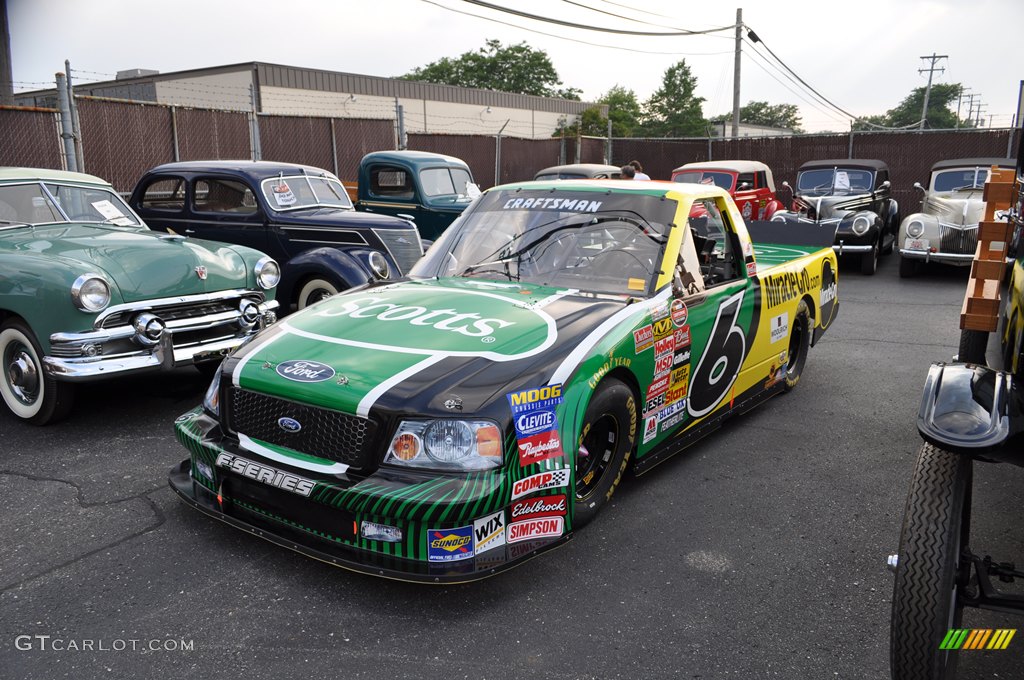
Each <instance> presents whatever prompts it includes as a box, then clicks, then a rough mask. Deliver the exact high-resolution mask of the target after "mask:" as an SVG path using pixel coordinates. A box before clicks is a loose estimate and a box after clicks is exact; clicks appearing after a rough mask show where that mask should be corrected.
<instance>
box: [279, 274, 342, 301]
mask: <svg viewBox="0 0 1024 680" xmlns="http://www.w3.org/2000/svg"><path fill="white" fill-rule="evenodd" d="M314 279H322V280H324V281H328V282H330V283H333V284H336V285H337V288H338V290H339V291H342V290H345V289H346V288H350V287H351V286H350V285H349V284H348V282H347V281H345V280H344V279H341V278H339V277H338V276H336V275H334V274H330V273H327V272H312V273H309V274H305V275H304V276H302V277H301V278H300V279H299V280H297V281H296V282H295V284H294V285H292V290H291V298H292V299H291V300H289V301H288V302H289V304H294V303H297V302H298V301H299V294H301V293H302V288H303V287H304V286H305V285H306V284H307V283H309V282H310V281H312V280H314Z"/></svg>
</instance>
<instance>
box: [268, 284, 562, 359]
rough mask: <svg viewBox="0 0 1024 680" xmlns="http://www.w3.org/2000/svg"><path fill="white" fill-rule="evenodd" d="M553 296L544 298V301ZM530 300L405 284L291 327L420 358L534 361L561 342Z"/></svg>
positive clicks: (348, 300)
mask: <svg viewBox="0 0 1024 680" xmlns="http://www.w3.org/2000/svg"><path fill="white" fill-rule="evenodd" d="M550 293H551V291H550V290H548V291H542V292H539V293H538V296H540V297H539V298H538V300H539V299H543V298H546V297H548V296H549V295H550ZM531 302H534V300H532V299H531V298H529V297H525V296H519V297H518V298H515V299H513V298H510V297H506V296H505V295H502V294H501V293H495V292H490V291H478V290H465V289H462V288H458V287H456V286H451V287H448V286H441V285H439V284H436V283H419V282H417V283H404V284H400V285H396V286H393V287H387V288H378V289H375V290H374V291H373V294H372V295H365V294H364V295H359V294H349V295H346V294H341V295H336V296H334V297H332V298H331V299H330V300H328V301H326V302H325V303H324V304H323V305H321V306H320V307H319V308H318V311H317V312H315V313H313V314H308V315H302V314H300V315H296V316H293V317H291V318H289V319H288V321H287V326H288V327H289V329H294V331H297V332H298V333H299V334H301V335H303V336H304V337H306V338H308V339H311V340H323V341H325V342H332V343H335V344H343V345H344V344H355V345H358V346H361V347H370V348H373V349H380V350H389V349H393V350H396V351H402V352H411V353H414V354H435V353H439V352H444V353H446V354H448V355H453V354H454V355H462V356H467V355H473V356H479V355H487V356H490V357H492V358H494V359H495V360H498V361H501V360H505V359H506V358H519V357H523V356H530V355H532V354H535V353H537V352H539V351H542V350H543V349H546V348H547V347H549V346H550V345H551V344H553V343H554V341H555V338H556V334H557V329H556V326H555V321H554V319H552V318H551V316H550V315H548V314H547V313H546V312H545V311H544V310H543V309H538V308H535V307H534V306H533V305H531V304H530V303H531Z"/></svg>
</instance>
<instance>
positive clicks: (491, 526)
mask: <svg viewBox="0 0 1024 680" xmlns="http://www.w3.org/2000/svg"><path fill="white" fill-rule="evenodd" d="M503 545H505V511H504V510H499V511H498V512H496V513H494V514H493V515H488V516H487V517H481V518H480V519H478V520H475V521H474V522H473V550H474V552H476V554H477V555H479V554H480V553H482V552H484V551H486V550H490V549H491V548H498V547H501V546H503Z"/></svg>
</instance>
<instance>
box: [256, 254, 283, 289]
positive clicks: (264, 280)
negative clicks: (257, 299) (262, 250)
mask: <svg viewBox="0 0 1024 680" xmlns="http://www.w3.org/2000/svg"><path fill="white" fill-rule="evenodd" d="M253 271H254V272H255V274H256V283H258V284H259V286H260V288H262V289H263V290H270V289H271V288H273V287H274V286H276V285H277V284H279V283H281V268H280V267H279V266H278V265H277V262H274V259H273V258H271V257H267V256H264V257H261V258H260V259H259V261H258V262H257V263H256V267H255V269H254V270H253Z"/></svg>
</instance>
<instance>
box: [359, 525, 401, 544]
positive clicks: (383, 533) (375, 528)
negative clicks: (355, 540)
mask: <svg viewBox="0 0 1024 680" xmlns="http://www.w3.org/2000/svg"><path fill="white" fill-rule="evenodd" d="M360 533H361V534H362V535H363V538H365V539H367V540H370V541H385V542H387V543H400V542H401V541H402V530H401V529H399V528H398V527H393V526H390V525H388V524H377V523H376V522H367V521H365V520H364V521H363V523H362V525H361V527H360Z"/></svg>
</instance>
